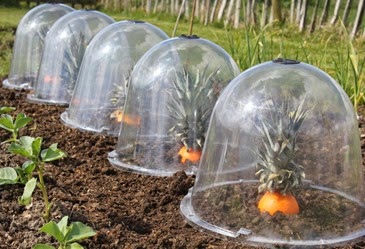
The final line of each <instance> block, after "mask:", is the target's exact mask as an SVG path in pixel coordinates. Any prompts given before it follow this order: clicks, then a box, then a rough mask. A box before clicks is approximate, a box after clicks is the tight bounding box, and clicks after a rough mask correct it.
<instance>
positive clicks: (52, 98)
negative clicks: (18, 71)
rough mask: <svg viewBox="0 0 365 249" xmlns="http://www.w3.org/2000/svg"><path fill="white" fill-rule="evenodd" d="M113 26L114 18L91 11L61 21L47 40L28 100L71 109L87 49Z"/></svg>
mask: <svg viewBox="0 0 365 249" xmlns="http://www.w3.org/2000/svg"><path fill="white" fill-rule="evenodd" d="M111 23H114V20H113V19H112V18H111V17H109V16H107V15H105V14H103V13H101V12H99V11H89V10H78V11H74V12H71V13H69V14H67V15H65V16H63V17H61V18H60V19H58V20H57V21H56V22H55V23H54V25H53V26H52V28H51V29H50V30H49V32H48V34H47V36H46V40H45V46H44V52H43V56H42V61H41V65H40V68H39V74H38V79H37V81H36V84H35V85H34V89H33V91H32V93H30V94H29V95H28V100H29V101H31V102H35V103H45V104H57V105H68V103H69V102H70V99H71V96H72V92H73V90H74V87H75V84H76V79H77V76H78V73H79V69H80V66H81V61H82V59H83V56H84V53H85V50H86V47H87V45H88V44H89V42H90V41H91V39H92V38H93V37H94V36H95V35H96V34H97V33H98V32H99V31H100V30H101V29H103V28H104V27H106V26H108V25H109V24H111Z"/></svg>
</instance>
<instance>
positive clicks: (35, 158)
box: [0, 136, 66, 222]
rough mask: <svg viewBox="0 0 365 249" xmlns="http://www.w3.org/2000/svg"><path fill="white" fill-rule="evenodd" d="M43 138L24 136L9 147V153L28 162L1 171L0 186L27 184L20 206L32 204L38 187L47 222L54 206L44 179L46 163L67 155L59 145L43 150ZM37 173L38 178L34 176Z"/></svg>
mask: <svg viewBox="0 0 365 249" xmlns="http://www.w3.org/2000/svg"><path fill="white" fill-rule="evenodd" d="M42 140H43V138H41V137H37V138H33V137H29V136H23V137H20V138H19V140H17V141H16V142H13V143H12V144H11V145H10V146H9V151H10V152H11V153H13V154H16V155H20V156H23V157H25V158H27V159H28V160H27V161H26V162H24V163H23V165H22V167H21V168H20V167H18V168H12V167H5V168H1V169H0V185H3V184H25V187H24V192H23V195H22V196H21V197H19V198H18V202H19V204H20V205H28V204H29V203H30V202H31V198H32V194H33V192H34V189H35V188H36V187H38V188H39V189H40V190H41V192H42V198H43V201H44V206H45V207H44V211H43V214H42V215H43V218H44V220H45V221H46V222H48V221H49V218H50V209H51V207H52V204H51V203H50V202H49V200H48V194H47V189H46V186H45V183H44V179H43V172H44V166H45V163H48V162H52V161H55V160H58V159H61V158H64V157H66V153H65V152H64V151H62V150H60V149H58V148H57V144H56V143H54V144H52V145H51V146H50V147H49V148H47V149H44V150H41V147H42ZM34 172H36V175H37V176H38V177H37V178H36V177H34V176H33V174H34Z"/></svg>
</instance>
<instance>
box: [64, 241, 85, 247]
mask: <svg viewBox="0 0 365 249" xmlns="http://www.w3.org/2000/svg"><path fill="white" fill-rule="evenodd" d="M66 249H84V247H83V246H82V245H80V244H79V243H76V242H75V243H72V244H70V245H67V246H66Z"/></svg>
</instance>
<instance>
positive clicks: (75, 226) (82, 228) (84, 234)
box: [65, 222, 96, 243]
mask: <svg viewBox="0 0 365 249" xmlns="http://www.w3.org/2000/svg"><path fill="white" fill-rule="evenodd" d="M95 234H96V233H95V231H94V230H93V229H92V228H91V227H89V226H87V225H85V224H83V223H81V222H72V223H71V225H70V230H69V231H68V233H67V235H66V237H65V242H67V243H70V242H75V241H78V240H82V239H86V238H88V237H91V236H94V235H95Z"/></svg>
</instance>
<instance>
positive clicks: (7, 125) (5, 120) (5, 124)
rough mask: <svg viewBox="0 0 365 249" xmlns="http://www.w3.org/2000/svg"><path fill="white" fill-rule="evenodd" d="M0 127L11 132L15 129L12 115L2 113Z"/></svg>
mask: <svg viewBox="0 0 365 249" xmlns="http://www.w3.org/2000/svg"><path fill="white" fill-rule="evenodd" d="M0 128H3V129H4V130H7V131H10V132H13V131H14V129H15V126H14V124H13V118H12V116H10V115H8V114H3V115H1V117H0Z"/></svg>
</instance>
